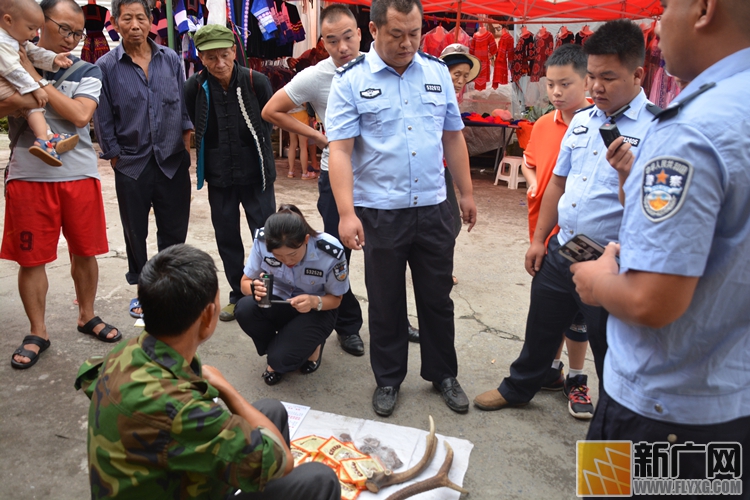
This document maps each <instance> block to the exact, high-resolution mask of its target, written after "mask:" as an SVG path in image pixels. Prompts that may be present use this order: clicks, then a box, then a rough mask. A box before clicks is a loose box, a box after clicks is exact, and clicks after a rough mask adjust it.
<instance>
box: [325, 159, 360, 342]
mask: <svg viewBox="0 0 750 500" xmlns="http://www.w3.org/2000/svg"><path fill="white" fill-rule="evenodd" d="M318 193H319V196H318V212H319V213H320V216H321V217H323V230H324V231H325V232H326V233H328V234H330V235H331V236H334V237H336V238H338V237H339V211H338V208H336V200H335V199H334V197H333V191H331V181H330V180H329V178H328V172H327V171H326V170H321V171H320V177H319V178H318ZM344 254H345V255H346V263H347V264H349V259H350V258H351V256H352V250H351V249H350V248H346V247H344ZM349 269H350V272H351V267H350V268H349ZM360 328H362V308H361V307H360V305H359V301H358V300H357V298H356V297H355V296H354V292H352V288H351V286H350V287H349V291H347V292H346V293H345V294H344V295H343V297H341V305H340V306H339V315H338V318H337V319H336V327H335V329H336V333H338V334H339V335H343V336H344V337H348V336H349V335H354V334H355V333H359V329H360Z"/></svg>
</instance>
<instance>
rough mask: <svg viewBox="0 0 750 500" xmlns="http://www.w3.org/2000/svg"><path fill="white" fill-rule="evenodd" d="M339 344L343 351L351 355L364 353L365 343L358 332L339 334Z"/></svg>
mask: <svg viewBox="0 0 750 500" xmlns="http://www.w3.org/2000/svg"><path fill="white" fill-rule="evenodd" d="M339 344H341V348H342V349H343V350H344V352H348V353H349V354H351V355H352V356H363V355H364V354H365V343H364V342H362V337H360V336H359V334H358V333H355V334H353V335H339Z"/></svg>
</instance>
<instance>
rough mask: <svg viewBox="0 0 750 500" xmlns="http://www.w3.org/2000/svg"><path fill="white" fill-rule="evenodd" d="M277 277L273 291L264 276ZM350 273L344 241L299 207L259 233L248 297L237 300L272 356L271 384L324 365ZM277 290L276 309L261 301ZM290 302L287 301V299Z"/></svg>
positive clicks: (284, 209)
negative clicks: (320, 229) (308, 219)
mask: <svg viewBox="0 0 750 500" xmlns="http://www.w3.org/2000/svg"><path fill="white" fill-rule="evenodd" d="M266 274H267V275H271V276H272V279H273V286H272V290H268V289H267V288H266V286H265V285H264V283H263V282H262V281H260V280H259V278H260V277H261V275H266ZM348 275H349V272H348V266H347V262H346V258H345V256H344V249H343V248H342V247H341V244H340V243H339V241H338V240H337V239H336V238H334V237H333V236H331V235H329V234H326V233H319V232H317V231H315V230H314V229H312V228H311V227H310V226H309V225H308V224H307V222H306V221H305V218H304V217H303V216H302V213H301V212H300V211H299V209H298V208H297V207H295V206H294V205H282V206H281V207H280V208H279V211H278V212H277V213H275V214H274V215H272V216H271V217H269V218H268V220H267V221H266V225H265V227H264V228H262V229H259V230H258V231H257V233H256V237H255V242H254V244H253V249H252V251H251V253H250V257H249V258H248V260H247V265H246V266H245V272H244V276H243V277H242V282H241V286H242V292H243V293H244V294H245V297H243V298H242V299H240V301H239V302H238V303H237V308H236V309H237V310H236V313H235V314H236V316H237V322H238V323H239V325H240V327H242V329H243V330H244V332H245V333H246V334H247V335H248V336H250V338H252V339H253V342H254V343H255V347H256V348H257V350H258V354H259V355H261V356H263V355H267V359H268V368H267V369H266V371H264V372H263V379H264V380H265V382H266V384H268V385H274V384H277V383H278V382H280V381H281V378H282V375H283V374H284V373H288V372H290V371H294V370H297V369H299V370H300V371H301V372H302V373H304V374H309V373H312V372H314V371H316V370H317V369H318V367H320V363H321V360H322V355H323V345H324V344H325V340H326V338H328V336H329V335H330V334H331V331H332V330H333V326H334V324H335V322H336V313H337V308H338V307H339V305H340V304H341V296H342V295H344V294H345V293H346V292H347V290H349V276H348ZM268 293H271V298H272V299H273V300H276V301H277V302H276V303H273V304H272V305H271V307H268V308H263V307H259V305H258V303H257V301H259V300H260V299H261V298H263V297H266V296H267V295H268ZM282 301H285V302H282Z"/></svg>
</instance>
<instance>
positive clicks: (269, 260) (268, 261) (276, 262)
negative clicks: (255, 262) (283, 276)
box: [263, 257, 281, 267]
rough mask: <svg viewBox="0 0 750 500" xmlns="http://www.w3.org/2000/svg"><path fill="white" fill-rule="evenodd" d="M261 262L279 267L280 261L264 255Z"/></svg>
mask: <svg viewBox="0 0 750 500" xmlns="http://www.w3.org/2000/svg"><path fill="white" fill-rule="evenodd" d="M263 262H265V263H266V264H268V265H269V266H271V267H281V261H279V260H276V259H274V258H273V257H266V258H264V259H263Z"/></svg>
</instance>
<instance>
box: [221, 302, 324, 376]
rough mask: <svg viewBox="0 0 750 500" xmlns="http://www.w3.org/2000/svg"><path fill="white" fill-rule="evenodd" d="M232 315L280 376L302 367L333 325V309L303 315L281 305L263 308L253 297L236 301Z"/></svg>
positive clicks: (260, 353) (290, 307)
mask: <svg viewBox="0 0 750 500" xmlns="http://www.w3.org/2000/svg"><path fill="white" fill-rule="evenodd" d="M273 298H274V299H278V298H279V297H276V296H275V295H274V296H273ZM234 314H235V317H236V318H237V323H238V324H239V325H240V327H241V328H242V330H243V331H244V332H245V333H246V334H247V335H248V336H249V337H250V338H251V339H253V342H254V343H255V348H256V349H257V350H258V355H260V356H263V355H266V357H267V362H268V366H270V367H271V368H273V369H274V371H276V372H279V373H288V372H292V371H294V370H297V369H298V368H299V367H300V366H302V364H303V363H304V362H305V361H306V360H307V358H309V357H310V355H311V354H312V353H313V352H315V349H316V348H317V347H318V346H319V345H320V344H322V343H323V342H325V340H326V339H327V338H328V336H329V335H330V334H331V332H332V331H333V326H334V325H335V324H336V309H331V310H328V311H320V312H318V311H310V312H309V313H306V314H301V313H299V312H297V310H296V309H295V308H293V307H292V306H288V305H284V304H274V305H272V306H271V307H269V308H267V309H264V308H261V307H258V302H256V300H255V298H254V297H253V296H252V295H247V296H245V297H243V298H241V299H240V301H239V302H237V307H236V309H235V310H234Z"/></svg>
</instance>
